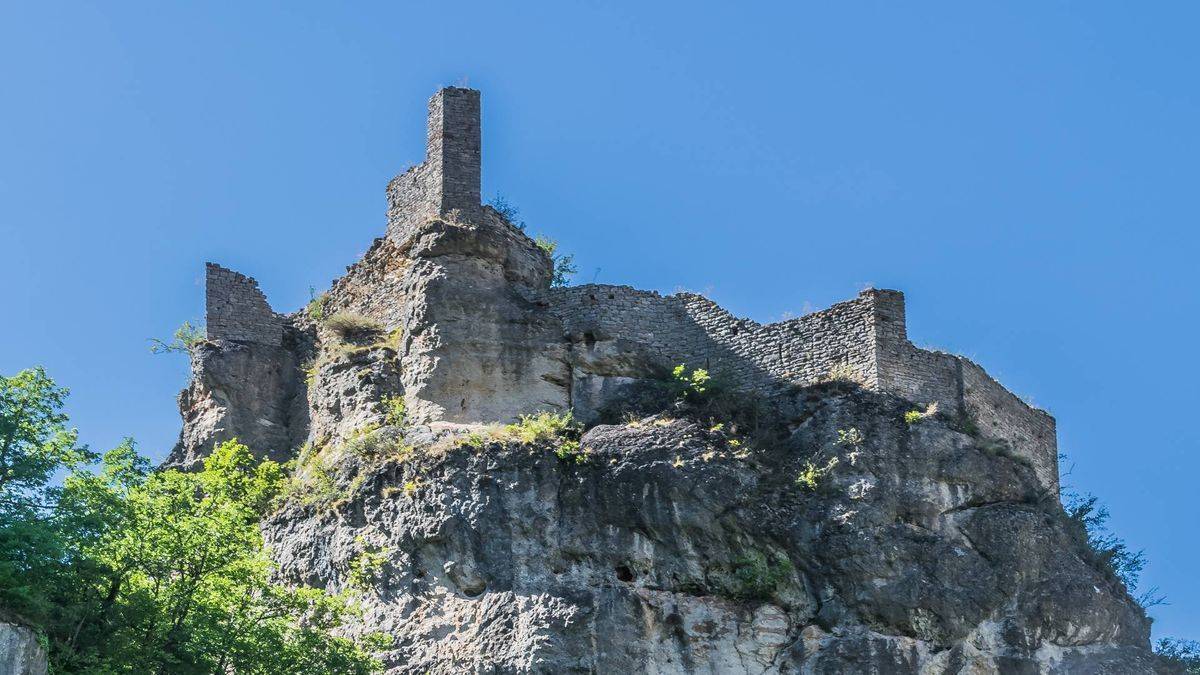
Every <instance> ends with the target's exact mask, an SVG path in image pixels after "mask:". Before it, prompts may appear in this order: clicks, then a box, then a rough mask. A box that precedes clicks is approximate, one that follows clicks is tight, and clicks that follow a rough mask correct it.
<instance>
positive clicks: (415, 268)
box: [168, 88, 1154, 673]
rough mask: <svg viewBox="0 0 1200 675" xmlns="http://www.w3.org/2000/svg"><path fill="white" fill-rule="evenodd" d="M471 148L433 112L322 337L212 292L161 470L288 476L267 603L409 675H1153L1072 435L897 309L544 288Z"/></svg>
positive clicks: (233, 287) (470, 118) (238, 296)
mask: <svg viewBox="0 0 1200 675" xmlns="http://www.w3.org/2000/svg"><path fill="white" fill-rule="evenodd" d="M480 129H481V126H480V98H479V94H478V92H474V91H472V90H465V89H458V88H449V89H445V90H443V91H441V92H439V93H438V94H436V95H435V96H434V98H433V99H432V100H431V101H430V106H429V123H428V129H427V131H428V145H427V154H426V158H425V161H424V162H422V163H421V164H420V165H418V166H415V167H412V168H411V169H409V170H408V171H406V172H405V173H403V174H401V175H400V176H398V177H396V178H395V179H394V180H393V181H392V182H391V183H390V184H389V186H388V191H387V196H388V227H387V232H386V236H384V237H381V238H379V239H377V240H376V241H375V243H374V244H373V245H372V247H371V248H370V250H369V251H368V252H367V253H366V255H365V256H364V257H363V259H362V260H360V261H358V262H356V263H355V264H353V265H351V266H350V267H348V268H347V272H346V274H345V276H343V277H342V278H340V279H338V280H336V281H334V282H333V284H332V287H331V288H330V289H329V290H328V292H326V293H324V294H321V295H319V296H317V297H315V298H314V299H313V302H312V303H311V304H310V305H309V306H308V307H307V308H306V309H305V310H303V311H300V312H296V313H293V314H289V315H280V314H276V313H275V312H274V310H272V309H271V307H270V305H269V304H268V303H267V300H266V298H265V297H264V296H263V294H262V293H261V291H260V290H259V289H258V286H257V284H256V283H255V282H254V281H253V280H252V279H250V278H249V277H246V276H243V275H241V274H238V273H236V272H233V271H231V270H227V269H225V268H223V267H220V266H218V265H214V264H210V265H209V267H208V270H207V277H206V279H207V287H206V294H207V298H206V299H207V302H206V309H207V313H206V320H207V326H208V335H207V337H208V340H206V341H204V342H202V343H200V344H198V345H195V346H193V347H192V349H191V354H192V364H193V370H192V372H193V377H192V381H191V383H190V385H189V387H188V388H187V390H185V391H184V393H183V394H182V395H181V396H180V409H181V411H182V413H183V417H184V428H183V431H182V433H181V435H180V442H179V444H178V446H177V447H176V448H175V450H174V451H173V452H172V454H171V456H170V458H169V460H168V464H170V465H174V466H181V467H185V468H186V467H193V466H195V465H196V464H197V462H198V461H199V460H200V459H201V458H203V457H204V456H205V455H206V454H207V453H208V452H210V451H211V448H212V447H213V444H214V443H215V442H219V441H223V440H226V439H229V438H233V437H237V438H239V439H241V440H242V441H243V442H244V443H246V444H248V445H249V446H250V447H251V448H252V449H254V450H255V452H256V453H258V454H259V455H261V456H265V457H270V458H273V459H278V460H289V459H295V460H296V468H295V472H296V477H295V483H296V489H295V490H294V491H293V493H292V495H291V497H290V499H289V500H288V502H287V504H286V506H284V507H283V508H282V509H281V510H280V511H279V512H278V513H277V514H275V516H274V517H273V518H271V519H270V521H269V522H268V523H267V525H266V527H265V530H264V533H265V536H266V538H267V540H268V541H269V543H270V545H271V548H272V550H273V554H274V557H275V559H276V562H277V563H278V564H279V575H280V576H281V577H282V578H283V579H284V580H288V581H292V582H296V583H301V582H302V583H306V584H311V585H315V586H320V587H326V588H329V589H331V590H335V591H348V592H352V593H354V594H356V595H358V596H360V600H361V604H362V606H363V607H364V609H365V612H364V614H363V616H362V619H361V621H360V623H359V624H358V625H357V627H356V630H360V631H363V632H376V631H378V632H382V633H384V634H386V635H388V636H390V637H391V638H392V647H391V649H390V650H389V651H388V652H387V653H386V654H385V656H386V661H387V664H388V667H389V670H390V672H394V673H426V672H435V673H459V672H546V673H561V672H589V673H618V672H619V673H626V672H629V673H763V672H771V673H786V672H805V673H843V672H849V673H1140V672H1152V670H1153V667H1154V661H1153V656H1152V654H1151V653H1150V651H1149V645H1148V633H1149V626H1148V621H1147V619H1146V617H1145V615H1144V613H1143V611H1142V610H1141V608H1140V607H1138V606H1137V604H1136V603H1135V602H1134V601H1133V600H1132V599H1130V597H1129V595H1128V593H1127V592H1126V589H1125V588H1124V587H1123V586H1122V585H1121V583H1120V581H1119V580H1118V579H1117V578H1115V577H1114V575H1113V574H1112V572H1111V570H1109V569H1108V568H1107V566H1106V564H1105V563H1104V562H1103V561H1099V560H1096V559H1094V556H1093V555H1092V553H1091V551H1090V549H1089V548H1088V546H1087V542H1086V537H1085V535H1084V533H1083V532H1082V531H1080V529H1079V527H1078V525H1077V524H1076V523H1074V522H1072V521H1071V520H1070V519H1068V518H1067V516H1066V515H1065V514H1064V512H1063V509H1062V507H1061V506H1060V504H1059V501H1058V464H1057V440H1056V432H1055V422H1054V419H1053V418H1052V417H1051V416H1049V415H1048V414H1046V413H1045V412H1044V411H1040V410H1036V409H1034V408H1032V407H1031V406H1029V405H1028V404H1026V403H1025V402H1024V401H1021V400H1020V399H1019V398H1018V397H1016V396H1014V395H1013V394H1011V393H1010V392H1008V391H1007V390H1005V389H1004V388H1003V386H1001V385H1000V383H998V382H997V381H995V380H994V379H993V378H991V377H990V376H988V375H987V374H986V373H985V372H984V371H983V369H982V368H980V367H979V366H978V365H976V364H974V363H972V362H970V361H969V360H967V359H963V358H961V357H957V356H954V355H951V354H945V353H942V352H933V351H928V350H924V349H920V348H918V347H916V346H915V345H913V344H912V343H911V342H910V341H909V340H908V337H907V329H906V318H905V310H904V297H903V294H902V293H900V292H899V291H894V290H882V289H879V290H876V289H870V290H866V291H863V292H862V293H860V294H859V296H858V297H857V298H855V299H852V300H849V301H846V302H843V303H838V304H836V305H834V306H832V307H830V308H828V309H826V310H823V311H820V312H814V313H812V314H809V315H807V316H804V317H800V318H798V319H793V320H790V321H784V322H779V323H775V324H766V325H764V324H758V323H756V322H754V321H751V320H749V319H740V318H737V317H734V316H733V315H732V314H730V313H729V312H727V311H725V310H723V309H721V308H720V307H718V306H717V305H716V304H715V303H713V302H711V301H710V300H708V299H706V298H703V297H700V296H696V295H692V294H678V295H673V296H662V295H660V294H658V293H654V292H647V291H638V290H635V289H632V288H629V287H620V286H601V285H584V286H575V287H570V288H556V287H551V280H552V278H553V277H554V274H553V272H554V267H553V266H554V262H553V259H552V258H551V256H550V255H548V254H547V251H546V250H545V249H544V248H543V247H542V246H539V244H538V243H537V242H535V241H534V240H533V239H531V238H530V237H528V236H527V235H526V233H525V232H524V231H523V230H522V229H521V228H520V227H517V226H515V225H514V224H513V223H512V222H510V220H509V219H508V218H507V217H506V216H505V215H504V214H503V213H500V212H499V211H497V210H496V209H494V208H491V207H489V206H485V205H481V204H479V180H480V166H481V164H480V152H481V147H482V146H481V131H480ZM684 363H686V364H689V368H690V370H684V371H683V374H684V375H685V376H689V377H694V376H696V375H697V373H696V369H700V370H701V371H702V372H704V371H707V372H709V373H711V374H712V375H714V376H715V380H714V382H716V381H719V382H721V383H723V385H724V387H723V391H722V390H721V389H722V388H720V387H712V386H711V383H710V384H709V385H708V387H707V389H706V388H705V387H704V386H697V382H695V381H690V383H689V382H688V381H684V382H682V383H681V381H677V380H676V381H673V380H672V377H673V376H672V369H673V368H674V367H675V366H677V365H679V364H684ZM689 373H690V375H689ZM701 384H703V383H701ZM681 385H682V386H683V387H684V388H683V389H682V390H681V389H680V388H679V387H680V386H681ZM688 387H691V389H690V390H689V389H688ZM534 414H538V415H540V416H539V417H537V418H536V419H534V420H532V421H530V420H527V421H525V422H519V423H515V422H516V421H517V420H519V419H522V417H523V416H529V415H534ZM568 414H571V415H573V416H574V419H575V420H578V421H580V422H584V423H586V424H587V425H588V426H587V427H586V428H584V427H577V426H574V425H573V424H568V423H567V420H568V419H570V418H569V417H567V415H568ZM906 417H907V419H906ZM514 423H515V424H514ZM506 424H507V426H506Z"/></svg>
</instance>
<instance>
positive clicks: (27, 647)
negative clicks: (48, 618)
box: [0, 621, 47, 675]
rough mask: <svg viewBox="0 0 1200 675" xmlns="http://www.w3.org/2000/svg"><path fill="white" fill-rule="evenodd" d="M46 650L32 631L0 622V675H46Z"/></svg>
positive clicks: (18, 625)
mask: <svg viewBox="0 0 1200 675" xmlns="http://www.w3.org/2000/svg"><path fill="white" fill-rule="evenodd" d="M46 671H47V664H46V649H45V648H44V647H43V646H42V644H41V643H40V642H38V638H37V634H36V633H34V632H33V629H31V628H29V627H27V626H22V625H20V624H16V623H9V622H7V621H0V673H4V675H46Z"/></svg>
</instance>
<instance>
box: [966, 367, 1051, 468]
mask: <svg viewBox="0 0 1200 675" xmlns="http://www.w3.org/2000/svg"><path fill="white" fill-rule="evenodd" d="M956 360H957V361H958V363H959V364H960V366H961V370H960V372H961V374H962V392H963V398H962V401H963V406H964V409H965V411H966V413H967V414H968V415H969V416H970V418H971V420H972V421H973V422H974V423H975V424H976V425H977V426H978V427H979V432H980V433H981V434H983V435H984V436H987V437H989V438H997V439H1000V440H1004V441H1007V442H1008V443H1009V445H1010V446H1011V447H1012V449H1013V451H1014V452H1015V453H1016V454H1017V455H1018V456H1020V457H1024V458H1026V459H1027V460H1029V462H1030V463H1032V464H1033V469H1034V471H1036V472H1037V475H1038V478H1039V479H1040V480H1041V482H1042V485H1044V486H1046V487H1047V488H1048V489H1057V488H1058V432H1057V428H1056V424H1055V422H1054V417H1052V416H1051V415H1050V414H1049V413H1047V412H1045V411H1044V410H1038V409H1037V408H1034V407H1032V406H1030V405H1029V404H1027V403H1025V402H1024V401H1022V400H1021V399H1020V398H1019V397H1017V396H1016V395H1015V394H1013V393H1012V392H1010V391H1009V390H1007V389H1005V388H1004V386H1003V385H1001V384H1000V383H999V382H997V381H996V380H994V379H992V377H991V376H989V375H988V374H987V373H986V372H984V370H983V368H980V367H979V366H978V365H977V364H975V363H974V362H972V361H970V360H969V359H966V358H963V357H961V356H960V357H956Z"/></svg>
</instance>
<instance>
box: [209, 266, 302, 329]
mask: <svg viewBox="0 0 1200 675" xmlns="http://www.w3.org/2000/svg"><path fill="white" fill-rule="evenodd" d="M204 288H205V325H206V327H207V335H208V339H209V340H233V341H235V342H253V343H255V344H261V345H270V346H274V347H278V346H279V345H280V344H282V343H283V318H282V317H280V316H279V315H278V314H276V313H275V312H273V311H272V310H271V306H270V305H269V304H267V298H266V296H264V295H263V293H262V291H261V290H259V288H258V282H257V281H255V280H254V279H251V278H250V277H248V276H246V275H244V274H239V273H238V272H234V271H233V270H231V269H226V268H224V267H221V266H220V265H217V264H216V263H208V264H207V265H206V266H205V281H204Z"/></svg>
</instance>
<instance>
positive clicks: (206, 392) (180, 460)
mask: <svg viewBox="0 0 1200 675" xmlns="http://www.w3.org/2000/svg"><path fill="white" fill-rule="evenodd" d="M191 357H192V379H191V381H190V382H189V383H188V388H187V389H184V390H183V391H182V392H181V393H180V394H179V411H180V413H181V415H182V416H183V429H182V431H181V432H180V434H179V442H178V443H176V444H175V448H174V449H173V450H172V451H171V454H170V455H169V456H168V457H167V461H166V465H167V466H173V467H178V468H184V469H190V468H197V467H198V465H199V464H200V462H201V461H203V459H204V458H205V457H207V456H208V454H209V453H211V452H212V448H213V444H214V443H220V442H223V441H227V440H229V439H231V438H235V437H236V438H238V439H239V440H240V441H241V442H243V443H245V444H246V445H248V446H250V447H251V448H254V450H255V452H256V453H257V454H258V455H259V456H262V457H269V458H271V459H274V460H278V461H286V460H287V459H288V458H290V457H291V454H292V449H293V448H294V447H295V445H296V441H295V431H296V427H297V426H299V425H296V424H295V421H296V418H297V414H296V412H295V411H293V409H292V407H293V405H295V404H296V401H295V398H296V394H297V375H298V370H297V366H296V357H295V355H294V352H293V350H292V349H291V348H289V347H287V346H271V345H263V344H255V343H251V342H232V341H228V340H218V341H214V342H203V343H201V344H199V345H197V346H196V347H195V348H194V349H193V350H192V353H191ZM300 412H303V411H300Z"/></svg>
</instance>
